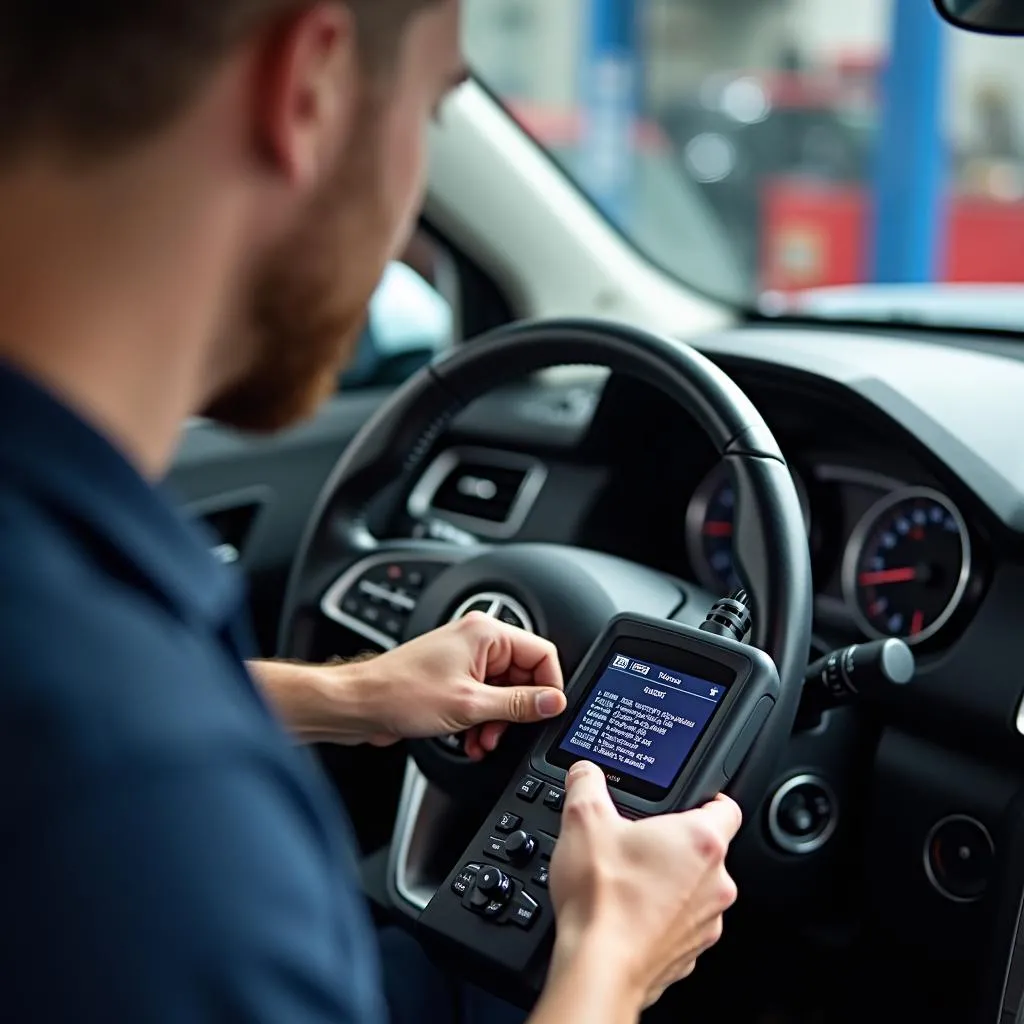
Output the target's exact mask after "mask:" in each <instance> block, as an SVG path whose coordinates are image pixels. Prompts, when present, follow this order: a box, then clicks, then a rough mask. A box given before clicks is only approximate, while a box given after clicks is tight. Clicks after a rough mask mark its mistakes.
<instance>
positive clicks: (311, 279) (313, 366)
mask: <svg viewBox="0 0 1024 1024" xmlns="http://www.w3.org/2000/svg"><path fill="white" fill-rule="evenodd" d="M360 123H361V130H360V131H358V132H356V133H354V137H355V138H357V139H358V145H356V146H353V147H351V148H350V152H352V151H354V154H355V155H352V156H347V157H345V158H343V160H342V161H341V165H340V166H339V167H338V168H337V169H336V170H335V172H334V173H333V174H332V175H331V176H330V179H329V180H328V181H327V182H326V183H325V185H324V186H323V187H322V188H321V190H320V192H319V194H318V195H317V196H316V197H314V198H313V199H312V200H311V202H310V204H309V209H308V210H307V212H306V214H305V216H304V217H303V220H302V223H301V224H300V225H299V226H298V227H297V228H296V229H295V231H294V232H292V234H291V235H290V236H289V237H288V238H287V239H286V240H285V241H284V242H283V243H281V244H280V245H279V246H278V247H277V248H276V249H275V250H274V251H272V252H271V253H270V254H269V255H268V256H267V257H266V258H265V259H264V260H263V261H262V263H261V264H260V265H259V266H258V267H257V268H256V271H255V274H254V275H253V278H252V281H253V283H252V286H251V288H252V291H251V296H252V297H251V299H250V300H249V310H248V314H247V315H246V316H245V317H244V318H243V325H244V326H243V333H244V337H245V338H246V342H247V343H246V346H245V351H246V352H247V353H248V354H249V357H248V360H247V367H246V370H245V371H244V373H243V374H242V375H241V376H240V377H238V378H237V379H235V380H234V381H233V382H232V383H230V384H229V385H228V386H227V387H226V388H224V389H223V390H222V391H220V392H219V393H217V394H216V395H214V397H213V398H212V400H211V401H210V403H209V405H208V407H207V408H206V409H205V410H204V412H203V415H204V416H207V417H209V418H210V419H212V420H215V421H216V422H218V423H222V424H224V425H225V426H228V427H234V428H236V429H239V430H245V431H252V432H257V433H269V432H272V431H276V430H280V429H283V428H285V427H289V426H292V425H294V424H295V423H297V422H299V421H301V420H303V419H306V418H307V417H309V416H312V415H313V413H315V412H316V410H317V408H318V407H319V406H320V404H321V403H322V402H323V401H324V400H326V399H327V398H328V397H329V396H330V395H332V394H333V393H334V392H335V391H336V390H337V387H338V379H339V376H340V375H341V373H342V371H343V370H344V369H345V367H346V366H347V365H348V363H349V361H350V360H351V357H352V355H353V353H354V351H355V348H356V346H357V344H358V342H359V338H360V336H361V334H362V331H363V329H364V327H365V326H366V320H367V314H368V307H369V303H370V299H371V298H372V296H373V293H374V291H375V290H376V288H377V285H378V284H379V283H380V279H381V276H382V275H383V273H384V269H385V267H386V265H387V261H388V258H389V255H390V254H389V252H388V247H389V243H390V241H391V239H392V236H393V230H392V227H393V226H392V225H391V224H390V222H389V217H388V211H387V208H386V203H385V202H384V200H383V196H382V195H381V190H380V188H379V184H378V183H379V181H380V175H379V174H378V173H377V172H378V163H379V159H380V156H379V153H380V149H379V146H377V145H375V144H376V143H377V142H378V141H379V139H378V138H377V137H376V130H375V128H374V127H373V124H372V118H371V117H370V116H369V112H368V111H367V112H366V116H364V117H363V118H361V119H360Z"/></svg>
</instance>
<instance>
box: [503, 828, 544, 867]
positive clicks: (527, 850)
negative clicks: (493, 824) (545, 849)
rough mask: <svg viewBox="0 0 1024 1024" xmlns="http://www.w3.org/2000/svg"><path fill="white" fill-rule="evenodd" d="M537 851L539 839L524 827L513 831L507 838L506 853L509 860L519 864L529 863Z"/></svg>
mask: <svg viewBox="0 0 1024 1024" xmlns="http://www.w3.org/2000/svg"><path fill="white" fill-rule="evenodd" d="M536 851H537V840H536V839H534V838H533V836H531V835H530V833H529V832H524V831H523V830H522V829H519V830H518V831H516V832H513V833H512V835H510V836H509V837H508V839H506V840H505V854H506V856H507V857H508V859H509V861H511V863H513V864H515V865H517V866H521V865H523V864H528V863H529V862H530V858H531V857H532V856H533V855H534V853H535V852H536Z"/></svg>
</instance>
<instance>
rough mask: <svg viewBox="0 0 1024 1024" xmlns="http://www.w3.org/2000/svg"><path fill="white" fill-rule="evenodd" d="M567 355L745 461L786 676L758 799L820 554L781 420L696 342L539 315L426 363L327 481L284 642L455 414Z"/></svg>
mask: <svg viewBox="0 0 1024 1024" xmlns="http://www.w3.org/2000/svg"><path fill="white" fill-rule="evenodd" d="M560 365H598V366H604V367H607V368H608V369H609V370H611V371H612V372H613V373H621V374H625V375H628V376H631V377H634V378H636V379H639V380H642V381H644V382H646V383H648V384H650V385H652V386H654V387H656V388H658V389H659V390H660V391H662V392H663V393H664V394H665V395H666V396H667V397H669V398H670V399H672V400H673V401H675V402H676V403H677V404H679V405H681V406H682V407H683V408H685V409H686V410H687V411H688V412H690V413H691V414H692V415H693V417H694V418H695V419H696V421H697V423H698V425H699V426H700V427H701V428H702V429H703V431H704V432H705V434H706V435H707V437H708V438H709V439H710V440H711V442H712V443H713V444H714V446H715V448H716V449H717V450H718V452H719V454H720V455H721V457H722V458H723V459H725V460H726V461H727V462H728V463H729V465H730V466H731V469H732V473H733V478H734V481H735V488H736V497H737V503H736V520H735V526H734V557H735V562H736V565H737V568H738V570H739V572H740V574H741V578H743V579H744V580H745V581H746V583H747V586H748V590H749V593H750V595H751V599H752V610H753V615H754V631H753V637H752V641H753V643H754V644H755V645H756V646H757V647H759V648H761V649H762V650H764V651H765V652H766V653H767V654H768V655H770V656H771V658H772V659H773V660H774V662H775V664H776V666H777V668H778V671H779V678H780V680H781V683H782V687H781V691H780V697H779V701H778V704H777V706H776V709H775V712H774V713H773V714H772V715H771V717H770V718H769V720H768V724H767V725H766V726H765V728H764V730H763V731H762V735H761V738H760V740H759V742H758V744H756V746H755V748H754V750H753V751H752V753H751V755H750V756H749V757H748V759H747V762H746V763H745V764H744V766H743V768H742V769H741V771H740V773H739V774H738V775H737V777H736V780H735V782H734V785H733V788H732V793H733V795H734V796H735V797H736V799H737V800H738V801H739V802H740V804H741V806H744V807H745V808H748V809H749V808H752V807H753V806H754V805H756V804H758V803H759V802H760V800H761V799H762V797H763V795H764V792H765V789H766V787H767V785H768V783H769V781H770V776H771V774H772V772H773V771H774V769H775V765H776V763H777V760H778V757H779V755H780V753H781V750H782V748H783V746H784V744H785V742H786V740H787V739H788V737H789V735H790V732H791V730H792V727H793V723H794V721H795V719H796V713H797V710H798V706H799V701H800V694H801V690H802V686H803V678H804V671H805V669H806V665H807V655H808V650H809V645H810V639H811V615H812V597H811V595H812V593H813V591H812V586H811V568H810V554H809V549H808V543H807V536H806V532H805V529H804V520H803V513H802V510H801V507H800V502H799V498H798V495H797V492H796V488H795V485H794V483H793V479H792V476H791V474H790V472H789V469H788V467H787V466H786V462H785V459H784V457H783V455H782V452H781V450H780V449H779V446H778V444H777V443H776V441H775V438H774V437H773V435H772V433H771V431H770V430H769V428H768V426H767V424H766V423H765V421H764V419H763V418H762V417H761V414H760V413H759V412H758V411H757V409H756V408H755V407H754V405H753V403H752V402H751V401H750V399H749V398H747V396H746V395H745V394H744V392H743V391H742V390H741V389H740V388H739V386H738V385H737V384H736V383H735V382H734V381H733V380H732V379H731V378H730V377H729V376H728V375H727V374H726V373H725V372H724V371H723V370H721V369H720V368H719V367H718V366H716V365H715V364H714V363H712V362H711V361H710V360H709V359H708V358H707V357H705V356H704V355H702V354H701V353H699V352H698V351H697V350H696V349H694V348H692V347H691V346H689V345H687V344H685V343H684V342H681V341H678V340H675V339H672V338H668V337H663V336H659V335H656V334H653V333H650V332H647V331H644V330H640V329H638V328H634V327H630V326H627V325H624V324H615V323H609V322H604V321H589V320H537V321H526V322H520V323H517V324H513V325H510V326H508V327H503V328H500V329H498V330H496V331H493V332H491V333H489V334H487V335H484V336H482V337H480V338H478V339H477V340H476V341H474V342H473V343H472V344H469V345H464V346H460V347H459V348H457V349H455V350H453V351H451V352H449V353H446V354H445V355H443V356H441V357H440V358H439V359H437V360H435V361H434V362H433V363H432V364H431V365H430V366H428V367H426V368H424V369H423V370H421V371H419V372H418V373H417V374H415V375H414V376H413V377H412V378H410V379H409V380H408V381H407V382H406V383H405V384H404V385H402V387H400V388H399V389H397V390H396V391H395V392H394V393H393V395H392V396H391V397H390V399H389V400H388V401H386V402H385V403H384V404H383V405H382V406H381V408H380V409H378V411H377V412H376V414H375V415H374V416H373V417H371V419H370V420H369V421H368V422H367V423H366V424H365V425H364V427H363V428H362V429H361V430H360V432H359V433H358V434H357V435H356V437H355V438H354V439H353V441H352V442H351V444H350V445H349V446H348V448H347V449H346V450H345V452H344V453H343V454H342V456H341V458H340V459H339V461H338V463H337V464H336V465H335V467H334V469H333V471H332V472H331V474H330V476H329V477H328V479H327V482H326V483H325V485H324V487H323V489H322V491H321V494H320V497H319V498H318V500H317V503H316V505H315V507H314V510H313V514H312V515H311V517H310V520H309V522H308V524H307V528H306V531H305V533H304V536H303V538H302V540H301V542H300V545H299V549H298V551H297V553H296V557H295V560H294V562H293V565H292V569H291V572H290V574H289V579H288V584H287V588H286V592H285V602H284V609H283V615H282V628H281V636H280V647H281V649H282V650H285V649H287V647H288V646H289V637H290V633H291V625H292V619H293V616H294V612H295V610H296V608H297V605H298V599H299V594H300V591H301V588H302V586H303V581H304V580H306V578H307V577H308V576H309V575H310V573H311V572H312V568H313V567H314V566H315V565H316V564H318V563H320V562H321V560H328V561H329V560H330V559H331V558H333V557H336V556H338V555H341V554H345V555H347V556H351V555H353V554H359V553H368V552H371V551H373V550H375V549H376V548H377V547H378V541H377V538H375V537H374V536H373V534H372V532H371V530H370V528H369V527H368V525H367V521H366V509H367V506H368V504H369V502H370V501H371V500H372V499H373V498H374V497H376V496H377V495H378V494H379V493H380V492H381V491H382V490H383V489H384V488H385V487H386V486H387V485H389V484H391V483H393V482H394V481H395V480H396V479H398V478H399V477H400V476H401V475H402V474H407V473H409V472H411V471H412V470H413V469H414V468H415V467H416V466H417V465H419V464H420V463H421V462H422V460H423V459H424V457H425V456H426V455H427V454H428V453H429V452H430V451H431V449H432V447H433V445H434V443H435V441H436V440H437V439H438V437H439V436H440V435H441V434H442V433H443V431H444V430H445V428H446V427H447V425H448V424H449V422H450V421H451V420H452V418H453V417H454V416H455V415H456V414H457V413H458V412H459V411H461V410H462V409H463V408H464V407H465V406H466V405H468V404H469V403H470V402H471V401H473V400H475V399H477V398H479V397H481V396H482V395H484V394H486V393H487V392H489V391H491V390H493V389H494V388H495V387H498V386H500V385H501V384H503V383H506V382H508V381H509V380H514V379H517V378H522V377H525V376H528V375H529V374H531V373H535V372H537V371H540V370H543V369H547V368H550V367H553V366H560ZM684 507H685V502H682V501H680V509H682V508H684ZM681 521H682V512H681V513H680V522H681Z"/></svg>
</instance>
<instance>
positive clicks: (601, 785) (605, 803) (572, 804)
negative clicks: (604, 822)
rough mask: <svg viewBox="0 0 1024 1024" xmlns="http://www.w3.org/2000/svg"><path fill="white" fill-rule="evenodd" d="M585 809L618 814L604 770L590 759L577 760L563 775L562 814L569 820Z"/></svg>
mask: <svg viewBox="0 0 1024 1024" xmlns="http://www.w3.org/2000/svg"><path fill="white" fill-rule="evenodd" d="M586 809H590V810H596V811H597V812H598V813H600V814H605V813H611V814H618V812H617V811H616V810H615V804H613V803H612V798H611V794H610V793H609V792H608V781H607V779H605V777H604V772H602V771H601V769H600V768H598V767H597V765H596V764H592V763H591V762H590V761H577V762H575V764H573V766H572V767H571V768H570V769H569V771H568V774H567V775H566V777H565V807H564V809H563V814H564V815H565V817H566V819H567V820H569V819H571V818H572V816H573V815H574V814H578V813H579V812H580V811H584V810H586Z"/></svg>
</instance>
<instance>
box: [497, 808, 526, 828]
mask: <svg viewBox="0 0 1024 1024" xmlns="http://www.w3.org/2000/svg"><path fill="white" fill-rule="evenodd" d="M522 823H523V819H522V818H520V817H519V815H518V814H513V813H512V812H511V811H502V814H501V817H500V818H499V819H498V821H497V823H496V824H495V826H494V830H495V831H496V832H515V830H516V829H517V828H519V826H520V825H522Z"/></svg>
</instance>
